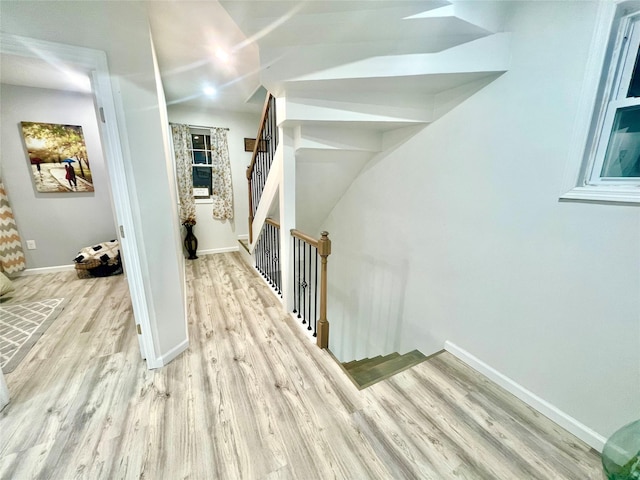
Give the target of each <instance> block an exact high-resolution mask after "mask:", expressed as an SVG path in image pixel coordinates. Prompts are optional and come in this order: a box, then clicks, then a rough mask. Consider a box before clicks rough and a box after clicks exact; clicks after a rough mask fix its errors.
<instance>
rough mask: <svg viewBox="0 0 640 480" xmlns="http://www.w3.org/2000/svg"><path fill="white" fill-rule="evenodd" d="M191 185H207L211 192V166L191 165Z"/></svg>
mask: <svg viewBox="0 0 640 480" xmlns="http://www.w3.org/2000/svg"><path fill="white" fill-rule="evenodd" d="M193 186H194V187H207V188H208V189H209V194H211V168H210V167H193Z"/></svg>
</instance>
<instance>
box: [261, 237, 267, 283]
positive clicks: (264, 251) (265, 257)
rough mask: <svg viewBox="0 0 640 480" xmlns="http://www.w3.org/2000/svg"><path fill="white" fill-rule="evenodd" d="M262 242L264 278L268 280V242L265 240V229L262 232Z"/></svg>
mask: <svg viewBox="0 0 640 480" xmlns="http://www.w3.org/2000/svg"><path fill="white" fill-rule="evenodd" d="M260 240H261V241H262V248H261V249H260V251H261V252H262V277H263V278H267V242H266V239H265V238H264V228H263V229H262V232H260Z"/></svg>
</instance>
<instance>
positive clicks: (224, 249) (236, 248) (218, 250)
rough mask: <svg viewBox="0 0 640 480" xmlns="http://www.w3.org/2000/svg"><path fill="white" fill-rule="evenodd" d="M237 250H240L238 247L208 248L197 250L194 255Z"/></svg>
mask: <svg viewBox="0 0 640 480" xmlns="http://www.w3.org/2000/svg"><path fill="white" fill-rule="evenodd" d="M238 250H240V247H223V248H210V249H208V250H198V251H197V252H196V255H212V254H215V253H225V252H237V251H238Z"/></svg>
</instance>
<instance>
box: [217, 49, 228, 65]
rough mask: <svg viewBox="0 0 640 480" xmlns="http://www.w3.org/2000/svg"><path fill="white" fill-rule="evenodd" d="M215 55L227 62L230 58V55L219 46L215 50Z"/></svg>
mask: <svg viewBox="0 0 640 480" xmlns="http://www.w3.org/2000/svg"><path fill="white" fill-rule="evenodd" d="M216 57H218V60H220V61H221V62H223V63H229V60H231V56H230V55H229V54H228V53H227V52H225V51H224V50H223V49H221V48H219V49H218V50H217V51H216Z"/></svg>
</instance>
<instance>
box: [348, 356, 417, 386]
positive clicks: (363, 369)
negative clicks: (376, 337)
mask: <svg viewBox="0 0 640 480" xmlns="http://www.w3.org/2000/svg"><path fill="white" fill-rule="evenodd" d="M427 358H428V357H426V356H424V355H423V354H422V353H421V352H419V351H418V350H413V351H411V352H408V353H405V354H404V355H400V354H399V353H397V352H394V353H390V354H389V355H384V356H382V355H378V356H377V357H373V358H363V359H362V360H354V361H351V362H346V363H343V364H342V368H343V369H344V370H345V372H347V374H348V375H349V377H350V378H351V380H352V381H353V383H354V384H355V385H356V387H358V388H359V389H360V390H362V389H363V388H367V387H370V386H371V385H373V384H374V383H378V382H380V381H382V380H385V379H387V378H389V377H391V376H393V375H395V374H396V373H400V372H402V371H404V370H406V369H408V368H411V367H413V366H415V365H418V364H419V363H421V362H424V361H425V360H426V359H427Z"/></svg>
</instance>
